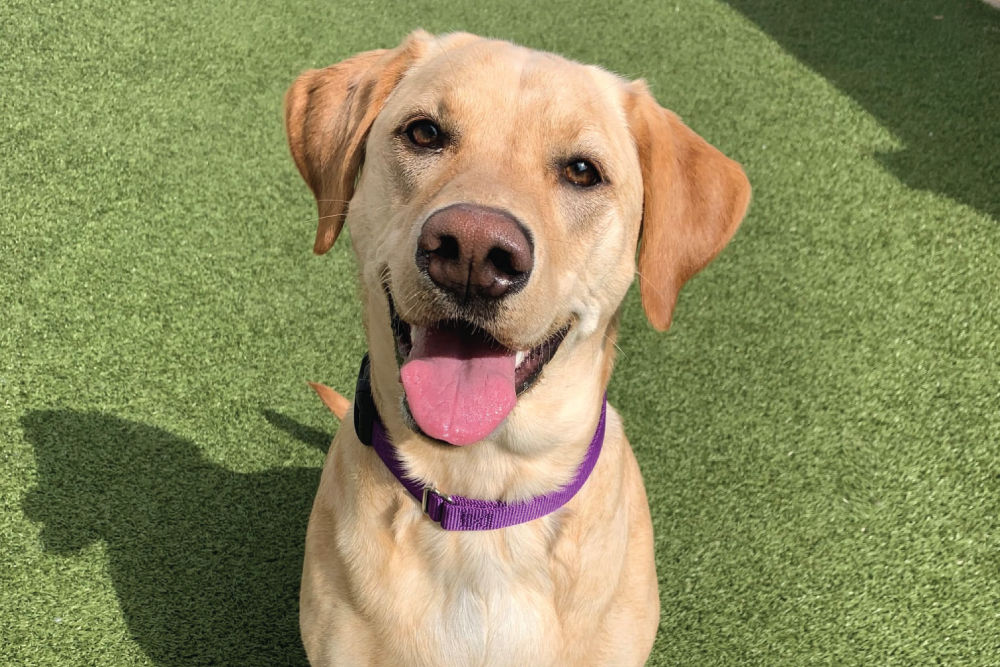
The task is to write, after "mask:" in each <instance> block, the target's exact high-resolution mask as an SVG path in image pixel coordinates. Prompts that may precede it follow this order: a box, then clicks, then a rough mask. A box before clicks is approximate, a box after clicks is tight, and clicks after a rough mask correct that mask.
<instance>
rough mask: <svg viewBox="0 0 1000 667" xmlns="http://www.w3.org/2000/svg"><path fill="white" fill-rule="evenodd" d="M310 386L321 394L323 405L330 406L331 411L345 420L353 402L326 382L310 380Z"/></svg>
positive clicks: (317, 393)
mask: <svg viewBox="0 0 1000 667" xmlns="http://www.w3.org/2000/svg"><path fill="white" fill-rule="evenodd" d="M309 386H310V387H312V388H313V391H315V392H316V395H317V396H319V400H321V401H323V405H325V406H326V407H328V408H330V412H332V413H333V414H334V415H336V417H337V419H339V420H341V421H343V420H344V415H346V414H347V409H348V408H349V407H351V402H350V401H349V400H347V399H346V398H344V397H343V396H341V395H340V394H339V393H337V392H336V391H334V390H333V389H330V388H329V387H327V386H326V385H325V384H320V383H318V382H310V383H309Z"/></svg>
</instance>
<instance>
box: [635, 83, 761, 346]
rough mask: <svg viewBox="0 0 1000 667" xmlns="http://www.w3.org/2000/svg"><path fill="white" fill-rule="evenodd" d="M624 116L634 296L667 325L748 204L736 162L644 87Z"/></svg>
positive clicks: (653, 319) (654, 320) (655, 321)
mask: <svg viewBox="0 0 1000 667" xmlns="http://www.w3.org/2000/svg"><path fill="white" fill-rule="evenodd" d="M626 111H627V113H628V119H629V125H630V127H631V129H632V136H633V137H634V138H635V143H636V147H637V148H638V151H639V164H640V166H641V168H642V194H643V211H642V230H641V232H640V241H639V293H640V294H641V295H642V307H643V309H644V310H645V311H646V317H647V318H649V322H650V323H651V324H652V325H653V326H654V327H655V328H656V329H658V330H659V331H666V330H667V328H668V327H670V320H671V317H672V316H673V311H674V304H675V303H676V302H677V293H678V292H679V291H680V289H681V287H682V286H683V285H684V283H685V282H686V281H687V280H688V278H690V277H691V276H693V275H694V274H695V273H697V272H698V271H700V270H701V269H702V268H704V267H705V265H706V264H708V263H709V262H710V261H711V260H712V258H713V257H715V255H716V254H718V252H719V251H720V250H722V248H723V246H725V245H726V242H727V241H729V239H730V237H732V235H733V234H734V233H735V232H736V228H737V227H739V225H740V221H742V220H743V215H744V214H745V213H746V210H747V205H748V204H749V203H750V182H749V181H748V180H747V177H746V175H744V173H743V169H742V167H740V165H739V163H737V162H734V161H733V160H730V159H729V158H727V157H726V156H725V155H723V154H722V153H721V152H720V151H719V150H718V149H717V148H715V147H714V146H712V145H710V144H709V143H708V142H707V141H705V140H704V139H702V138H701V137H699V136H698V135H697V134H695V133H694V132H693V131H692V130H691V129H690V128H689V127H688V126H686V125H685V124H684V123H682V122H681V119H680V118H678V117H677V116H676V115H675V114H674V113H672V112H670V111H668V110H666V109H664V108H663V107H661V106H660V105H659V104H657V103H656V100H655V99H653V96H652V95H651V94H650V93H649V90H648V89H647V88H646V84H645V83H644V82H642V81H635V82H633V83H632V84H631V85H630V86H629V88H628V97H627V105H626Z"/></svg>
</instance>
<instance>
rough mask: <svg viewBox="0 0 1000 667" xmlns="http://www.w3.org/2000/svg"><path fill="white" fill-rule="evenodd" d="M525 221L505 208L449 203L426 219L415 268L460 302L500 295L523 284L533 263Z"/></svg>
mask: <svg viewBox="0 0 1000 667" xmlns="http://www.w3.org/2000/svg"><path fill="white" fill-rule="evenodd" d="M533 254H534V248H533V246H532V243H531V239H530V238H529V236H528V233H527V232H526V230H525V229H524V226H523V225H521V223H520V222H518V220H517V219H516V218H514V217H513V216H512V215H510V214H509V213H507V212H506V211H500V210H497V209H492V208H487V207H484V206H474V205H472V204H452V205H451V206H448V207H447V208H443V209H441V210H440V211H438V212H436V213H434V214H433V215H431V217H429V218H427V221H426V222H425V223H424V227H423V229H421V230H420V238H419V240H418V241H417V256H416V261H417V267H418V268H420V269H421V270H422V271H424V272H425V273H426V274H427V275H428V276H430V279H431V280H432V281H434V284H435V285H437V286H438V287H440V288H441V289H443V290H447V291H448V292H450V293H452V294H453V295H455V296H456V297H457V298H458V299H459V300H460V301H462V302H466V301H468V300H470V299H500V298H502V297H504V296H507V295H510V294H514V293H515V292H517V291H518V290H519V289H521V288H522V287H524V285H525V283H527V282H528V277H529V276H530V275H531V269H532V268H533V266H534V258H533Z"/></svg>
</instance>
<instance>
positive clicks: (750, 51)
mask: <svg viewBox="0 0 1000 667" xmlns="http://www.w3.org/2000/svg"><path fill="white" fill-rule="evenodd" d="M790 5H798V6H797V7H796V6H790ZM417 26H422V27H424V28H427V29H429V30H431V31H435V32H440V31H448V30H455V29H464V30H469V31H473V32H479V33H484V34H488V35H492V36H499V37H504V38H508V39H513V40H515V41H518V42H521V43H524V44H526V45H529V46H533V47H537V48H542V49H547V50H554V51H558V52H561V53H564V54H565V55H567V56H570V57H573V58H576V59H579V60H582V61H586V62H596V63H599V64H602V65H604V66H606V67H608V68H610V69H612V70H615V71H618V72H620V73H622V74H624V75H626V76H630V77H638V76H642V77H645V78H646V79H647V80H648V81H649V82H650V84H651V87H652V88H653V90H654V91H655V92H656V93H657V95H658V97H659V98H660V100H661V102H663V103H664V104H665V105H666V106H669V107H671V108H673V109H675V110H677V111H678V112H679V113H680V114H681V115H682V116H683V117H684V118H685V119H686V120H687V121H688V122H689V123H690V124H691V125H692V126H693V127H694V128H695V129H696V130H697V131H699V132H700V133H701V134H703V135H704V136H706V137H707V138H709V139H710V140H711V141H712V142H713V143H715V144H716V145H718V146H719V147H721V148H722V149H723V150H724V151H725V152H727V153H728V154H729V155H731V156H733V157H735V158H737V159H738V160H740V161H742V162H743V163H744V165H745V166H746V169H747V172H748V174H749V176H750V179H751V181H752V183H753V184H754V187H755V196H754V203H753V205H752V209H751V213H750V216H749V218H748V219H747V221H746V223H745V226H744V227H743V229H742V230H741V231H740V233H739V234H738V235H737V237H736V239H735V240H734V242H733V243H732V245H731V246H730V247H729V248H728V249H727V250H726V251H725V252H724V253H723V254H722V256H721V257H720V258H719V259H718V260H717V262H716V263H715V264H713V265H712V267H710V269H709V270H707V271H706V272H705V273H704V274H702V275H701V276H700V277H698V278H697V279H695V280H694V281H693V282H692V283H691V284H690V285H689V286H688V287H687V288H686V290H685V291H684V293H683V294H682V298H681V302H680V305H679V309H678V311H677V314H676V317H675V323H674V327H673V329H672V330H671V332H669V333H668V334H666V335H658V334H656V333H655V332H653V331H652V330H651V329H650V328H649V327H648V326H647V325H646V324H645V322H644V321H643V317H642V312H641V309H640V308H639V306H638V301H637V299H636V298H635V294H634V293H633V294H631V295H630V297H629V300H628V301H627V304H626V309H625V319H624V325H623V334H622V337H621V342H620V344H621V347H622V350H623V352H622V354H621V356H620V361H619V364H618V368H617V370H616V374H615V376H614V380H613V381H612V386H611V397H612V400H613V402H614V403H615V404H616V405H617V406H618V408H619V409H620V411H621V412H622V413H623V414H624V416H625V418H626V424H627V426H628V431H629V435H630V437H631V439H632V442H633V444H634V446H635V449H636V452H637V455H638V457H639V459H640V463H641V465H642V467H643V471H644V474H645V477H646V480H647V489H648V491H649V496H650V501H651V504H652V508H653V516H654V522H655V529H656V549H657V560H658V571H659V575H660V590H661V595H662V601H663V614H662V621H661V629H660V633H659V636H658V639H657V643H656V646H655V649H654V653H653V657H652V659H651V660H650V664H653V665H675V664H676V665H697V664H788V665H805V664H857V665H872V664H899V665H915V664H935V663H939V664H1000V534H998V531H1000V362H998V357H1000V349H998V347H1000V345H998V342H997V341H998V340H1000V185H998V184H1000V157H998V156H1000V67H998V63H1000V12H994V11H993V10H990V9H988V8H986V7H985V6H982V5H980V4H978V3H976V2H973V1H965V0H952V1H946V0H937V1H932V0H913V1H911V2H907V3H898V2H890V1H889V0H874V1H873V2H868V3H862V2H832V1H822V2H819V1H818V2H808V3H773V2H764V1H759V0H755V1H743V0H732V2H730V3H729V4H723V3H718V2H711V1H709V0H686V1H685V2H676V3H662V2H629V3H626V4H624V5H623V6H621V5H617V4H615V3H612V4H607V3H597V2H594V3H587V2H564V1H562V0H558V1H556V2H550V3H539V2H535V1H531V2H514V3H507V4H504V5H503V6H500V5H499V4H491V3H473V2H463V1H461V0H457V1H454V2H448V3H441V2H431V1H428V0H425V1H423V2H415V3H409V4H406V5H405V7H404V6H402V5H389V4H385V5H382V4H376V3H360V2H359V3H353V4H347V3H342V2H330V3H321V2H291V3H276V4H274V5H267V4H264V3H255V2H234V3H214V4H213V3H196V2H191V1H190V0H180V1H178V2H173V3H156V4H149V3H139V2H136V3H130V2H121V1H104V2H93V1H92V0H81V1H79V2H76V3H65V2H58V3H39V2H26V1H23V0H8V2H7V3H6V4H5V5H4V8H3V9H2V10H0V128H2V134H0V155H2V159H0V663H2V664H11V665H14V664H17V665H42V664H47V665H72V664H102V665H118V664H162V665H195V664H232V665H279V664H298V663H301V662H302V661H303V660H304V657H303V654H302V650H301V648H300V647H299V642H298V633H297V609H296V604H297V602H296V600H297V597H296V596H297V587H298V576H299V568H300V562H301V557H302V539H303V534H304V530H305V522H306V518H307V513H308V508H309V506H310V503H311V500H312V496H313V493H314V491H315V488H316V484H317V482H318V476H319V466H320V464H321V462H322V458H323V451H324V449H325V447H326V444H327V442H328V439H329V437H330V435H331V434H332V432H333V430H334V428H335V424H334V423H333V421H332V419H331V418H330V417H329V416H328V414H327V413H325V411H324V410H323V409H322V408H321V407H320V405H319V403H318V401H317V400H316V399H315V398H314V397H313V396H312V395H310V392H309V391H308V390H307V388H306V387H305V384H304V381H305V380H306V379H317V380H323V381H325V382H327V383H329V384H331V385H333V386H336V387H340V388H349V387H351V386H352V384H353V374H354V372H355V369H356V364H357V360H358V358H359V357H360V355H361V353H362V351H363V348H364V342H363V338H362V335H361V332H360V327H359V312H358V307H357V304H356V301H355V291H356V285H355V282H354V277H353V260H352V258H351V256H350V251H349V244H348V243H340V244H338V245H337V247H336V248H335V250H334V251H332V252H331V253H330V254H329V255H327V256H325V257H323V258H315V257H313V256H311V254H310V248H311V244H312V232H313V228H314V208H313V203H312V200H311V198H310V196H309V194H308V192H307V189H306V187H305V185H304V184H303V183H302V182H301V181H300V179H299V176H298V174H297V173H296V172H295V169H294V166H293V165H292V162H291V159H290V158H289V157H288V155H287V150H286V148H285V140H284V133H283V128H282V123H281V99H282V94H283V92H284V90H285V88H286V87H287V85H288V84H289V83H290V82H291V80H292V78H293V77H294V76H295V75H296V74H297V73H298V72H299V71H301V70H303V69H305V68H308V67H314V66H319V65H325V64H329V63H332V62H335V61H337V60H340V59H342V58H344V57H346V56H348V55H350V54H352V53H354V52H357V51H361V50H365V49H369V48H374V47H378V46H390V45H393V44H395V43H397V42H398V41H399V39H400V38H401V37H402V36H403V35H405V34H406V33H407V32H408V31H409V30H410V29H412V28H414V27H417Z"/></svg>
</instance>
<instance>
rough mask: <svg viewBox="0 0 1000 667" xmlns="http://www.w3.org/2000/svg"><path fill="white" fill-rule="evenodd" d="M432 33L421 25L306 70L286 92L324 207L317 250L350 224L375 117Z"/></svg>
mask: <svg viewBox="0 0 1000 667" xmlns="http://www.w3.org/2000/svg"><path fill="white" fill-rule="evenodd" d="M431 39H432V37H431V36H430V35H429V34H427V33H426V32H423V31H421V30H418V31H416V32H413V33H411V34H410V36H409V37H407V38H406V40H405V41H404V42H403V43H402V44H401V45H400V46H398V47H397V48H395V49H392V50H386V49H380V50H377V51H366V52H365V53H360V54H358V55H356V56H354V57H353V58H349V59H348V60H345V61H343V62H340V63H337V64H336V65H331V66H330V67H327V68H325V69H314V70H309V71H307V72H303V73H302V74H301V75H300V76H299V78H298V79H296V80H295V83H293V84H292V87H291V88H289V89H288V92H287V93H286V94H285V129H286V131H287V132H288V146H289V148H291V152H292V157H293V158H294V159H295V166H297V167H298V168H299V173H300V174H302V178H303V179H305V182H306V183H307V184H308V185H309V188H310V189H311V190H312V191H313V194H314V195H315V196H316V204H317V208H318V209H319V227H318V228H317V230H316V243H315V245H314V246H313V252H315V253H316V254H317V255H322V254H323V253H325V252H326V251H327V250H329V249H330V247H331V246H332V245H333V242H334V241H336V240H337V235H338V234H340V229H341V227H343V225H344V218H345V217H346V216H347V206H348V202H349V201H350V199H351V197H352V196H353V195H354V183H355V179H356V178H357V175H358V169H359V168H360V167H361V163H362V160H363V159H364V145H365V141H366V139H367V137H368V131H369V130H370V129H371V126H372V123H373V122H374V121H375V118H376V116H378V114H379V112H380V111H381V110H382V106H383V105H384V104H385V101H386V98H388V97H389V93H391V92H392V89H393V88H395V87H396V84H398V83H399V81H400V80H401V79H402V78H403V75H404V74H406V71H407V69H409V67H410V65H412V64H413V62H414V61H415V60H416V59H417V58H418V57H419V56H420V55H421V54H422V53H423V52H424V49H425V48H426V46H427V44H428V43H429V41H430V40H431Z"/></svg>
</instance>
